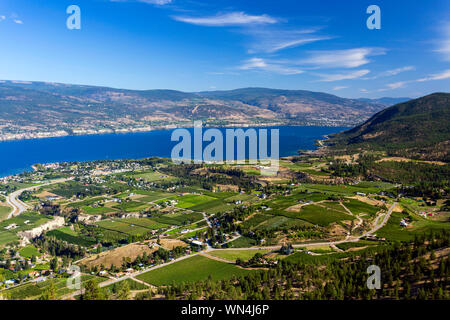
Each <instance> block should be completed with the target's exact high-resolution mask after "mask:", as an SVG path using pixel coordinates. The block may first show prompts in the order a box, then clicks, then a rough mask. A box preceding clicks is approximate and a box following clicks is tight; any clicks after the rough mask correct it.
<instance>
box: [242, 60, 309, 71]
mask: <svg viewBox="0 0 450 320" xmlns="http://www.w3.org/2000/svg"><path fill="white" fill-rule="evenodd" d="M239 69H241V70H260V71H270V72H275V73H279V74H285V75H293V74H300V73H303V71H302V70H299V69H296V68H289V67H285V66H283V65H280V64H277V63H273V62H270V61H266V60H264V59H262V58H251V59H248V60H246V61H244V63H243V64H242V65H241V66H239Z"/></svg>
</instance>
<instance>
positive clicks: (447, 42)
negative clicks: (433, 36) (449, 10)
mask: <svg viewBox="0 0 450 320" xmlns="http://www.w3.org/2000/svg"><path fill="white" fill-rule="evenodd" d="M441 32H442V34H443V38H442V39H440V40H438V43H439V44H438V48H437V49H436V50H435V51H436V52H439V53H440V54H442V56H443V58H444V60H446V61H450V22H447V23H446V24H444V26H443V27H442V31H441Z"/></svg>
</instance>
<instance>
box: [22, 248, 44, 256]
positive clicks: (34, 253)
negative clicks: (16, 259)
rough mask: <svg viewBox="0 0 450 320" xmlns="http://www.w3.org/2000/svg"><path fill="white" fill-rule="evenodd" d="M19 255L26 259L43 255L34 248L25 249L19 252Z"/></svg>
mask: <svg viewBox="0 0 450 320" xmlns="http://www.w3.org/2000/svg"><path fill="white" fill-rule="evenodd" d="M19 254H20V255H21V256H22V257H24V258H31V257H32V256H35V257H40V256H41V253H40V252H39V251H38V250H37V249H36V248H35V247H32V246H28V247H24V248H22V249H21V250H20V251H19Z"/></svg>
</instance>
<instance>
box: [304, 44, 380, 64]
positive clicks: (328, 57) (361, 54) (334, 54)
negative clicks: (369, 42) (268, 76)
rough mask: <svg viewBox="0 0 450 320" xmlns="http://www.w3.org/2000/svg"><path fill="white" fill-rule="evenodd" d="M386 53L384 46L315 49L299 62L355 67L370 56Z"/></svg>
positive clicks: (367, 60) (365, 62) (363, 62)
mask: <svg viewBox="0 0 450 320" xmlns="http://www.w3.org/2000/svg"><path fill="white" fill-rule="evenodd" d="M385 53H386V49H384V48H355V49H346V50H327V51H315V52H312V53H311V56H310V57H309V58H307V59H304V60H301V61H300V62H301V63H304V64H309V65H313V66H315V67H317V68H357V67H360V66H362V65H365V64H367V63H369V62H370V60H369V58H368V57H370V56H376V55H382V54H385Z"/></svg>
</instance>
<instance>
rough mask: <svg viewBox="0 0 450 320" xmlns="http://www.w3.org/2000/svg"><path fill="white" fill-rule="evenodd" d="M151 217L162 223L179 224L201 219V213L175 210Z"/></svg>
mask: <svg viewBox="0 0 450 320" xmlns="http://www.w3.org/2000/svg"><path fill="white" fill-rule="evenodd" d="M151 219H152V220H155V221H157V222H159V223H163V224H168V225H176V226H181V225H188V224H191V223H194V222H197V221H199V220H202V219H203V215H202V214H201V213H199V212H192V213H180V212H177V213H168V214H163V215H158V216H155V217H151Z"/></svg>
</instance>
